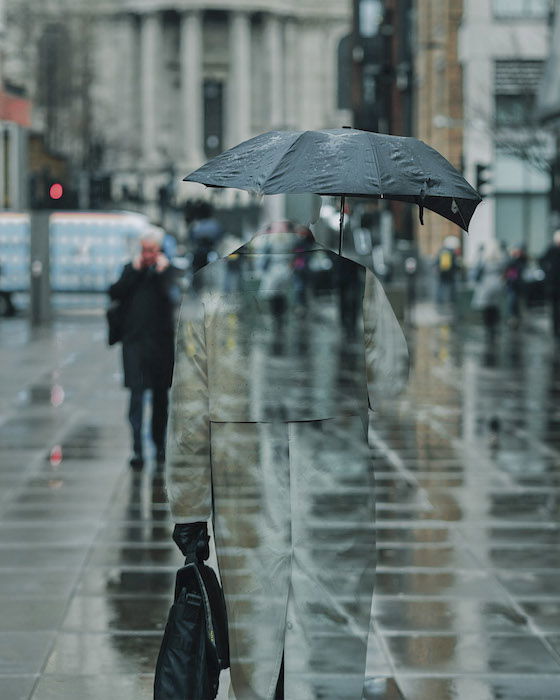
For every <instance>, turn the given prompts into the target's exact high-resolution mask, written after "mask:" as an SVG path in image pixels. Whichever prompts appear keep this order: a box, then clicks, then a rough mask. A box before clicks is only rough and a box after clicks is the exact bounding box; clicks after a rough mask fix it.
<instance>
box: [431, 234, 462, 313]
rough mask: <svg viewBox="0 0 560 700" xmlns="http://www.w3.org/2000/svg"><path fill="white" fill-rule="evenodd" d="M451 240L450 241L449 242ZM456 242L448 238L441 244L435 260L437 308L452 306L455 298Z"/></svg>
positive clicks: (452, 237)
mask: <svg viewBox="0 0 560 700" xmlns="http://www.w3.org/2000/svg"><path fill="white" fill-rule="evenodd" d="M451 239H452V240H451ZM456 240H457V239H455V237H454V236H450V237H449V239H446V240H445V241H444V243H443V246H442V247H441V248H440V250H439V251H438V254H437V255H436V259H435V267H436V274H437V288H436V303H437V304H438V306H443V305H444V304H446V303H448V304H454V303H455V299H456V296H457V287H456V285H457V279H456V278H457V272H458V270H459V264H458V256H457V252H456V249H455V245H456Z"/></svg>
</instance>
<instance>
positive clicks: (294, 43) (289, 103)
mask: <svg viewBox="0 0 560 700" xmlns="http://www.w3.org/2000/svg"><path fill="white" fill-rule="evenodd" d="M284 33H285V39H286V50H285V56H284V65H285V86H284V95H285V98H284V99H285V101H284V121H285V124H286V127H287V128H288V129H296V130H297V129H299V128H300V126H299V125H300V114H299V105H300V79H299V77H300V72H301V62H300V58H299V57H300V51H299V41H300V40H299V35H298V25H297V20H296V19H292V18H289V19H287V20H286V26H285V32H284Z"/></svg>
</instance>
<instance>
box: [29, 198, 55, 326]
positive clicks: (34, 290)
mask: <svg viewBox="0 0 560 700" xmlns="http://www.w3.org/2000/svg"><path fill="white" fill-rule="evenodd" d="M49 215H50V213H49V212H48V211H33V212H31V241H30V251H29V252H30V256H29V257H30V269H29V273H30V284H29V289H30V300H29V308H30V321H31V325H32V326H41V325H43V324H45V323H48V322H49V321H50V319H51V289H50V274H49V265H50V261H49Z"/></svg>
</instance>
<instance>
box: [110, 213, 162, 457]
mask: <svg viewBox="0 0 560 700" xmlns="http://www.w3.org/2000/svg"><path fill="white" fill-rule="evenodd" d="M162 241H163V231H162V230H161V229H159V228H157V227H155V226H154V227H151V228H150V229H149V230H148V232H147V233H146V234H144V236H142V239H141V250H140V254H139V255H138V256H137V257H136V258H135V259H134V260H133V261H132V262H131V263H128V264H127V265H125V267H124V269H123V271H122V274H121V277H120V279H119V280H118V281H117V282H115V284H113V285H111V287H110V289H109V295H110V296H111V299H115V300H119V301H120V302H121V303H122V304H123V306H124V309H123V311H124V313H123V319H124V320H123V338H122V353H123V369H124V385H125V387H127V388H128V389H130V406H129V412H128V418H129V420H130V425H131V428H132V451H133V454H132V457H131V459H130V465H131V466H132V467H136V468H140V467H142V465H143V463H144V456H143V449H142V413H143V405H144V393H145V391H146V389H151V392H152V426H151V428H152V440H153V442H154V444H155V448H156V461H157V463H158V464H160V465H162V464H163V463H164V462H165V433H166V429H167V411H168V390H169V387H170V386H171V379H172V376H173V355H174V321H173V303H172V295H171V289H172V282H173V280H172V271H171V268H170V266H169V260H168V259H167V258H166V256H165V255H164V254H163V253H162V252H161V244H162Z"/></svg>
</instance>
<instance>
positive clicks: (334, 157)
mask: <svg viewBox="0 0 560 700" xmlns="http://www.w3.org/2000/svg"><path fill="white" fill-rule="evenodd" d="M184 179H185V180H187V181H190V182H200V183H201V184H203V185H208V186H209V187H235V188H238V189H242V190H249V191H252V192H255V193H257V194H281V193H298V192H313V193H315V194H320V195H334V196H340V197H346V196H351V197H379V198H384V199H392V200H398V201H404V202H412V203H415V204H418V205H419V207H420V219H421V221H422V219H423V208H424V207H425V208H426V209H430V210H431V211H434V212H436V213H437V214H440V215H441V216H443V217H445V218H446V219H449V220H450V221H452V222H453V223H455V224H457V225H458V226H460V227H461V228H463V229H465V230H468V226H469V222H470V220H471V217H472V215H473V213H474V211H475V209H476V207H477V206H478V204H479V203H480V202H481V198H480V196H479V194H478V193H477V192H476V190H475V189H473V188H472V187H471V186H470V185H469V183H468V182H467V181H466V180H465V179H464V177H463V176H462V175H461V174H460V173H459V172H458V171H457V170H456V169H455V168H454V167H453V166H452V165H451V163H449V161H447V160H446V159H445V158H444V157H443V156H442V155H441V154H440V153H438V152H437V151H436V150H434V149H433V148H431V147H430V146H428V145H426V144H425V143H423V142H422V141H420V140H418V139H416V138H412V137H406V136H391V135H389V134H377V133H373V132H370V131H360V130H358V129H325V130H322V131H269V132H267V133H265V134H260V135H259V136H256V137H255V138H252V139H249V140H248V141H244V142H243V143H240V144H239V145H237V146H235V147H234V148H230V149H229V150H227V151H225V152H224V153H222V154H220V155H219V156H217V157H216V158H213V159H212V160H210V161H209V162H208V163H206V164H205V165H203V166H202V167H201V168H199V169H198V170H195V171H194V172H192V173H190V174H189V175H187V176H186V177H185V178H184Z"/></svg>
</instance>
